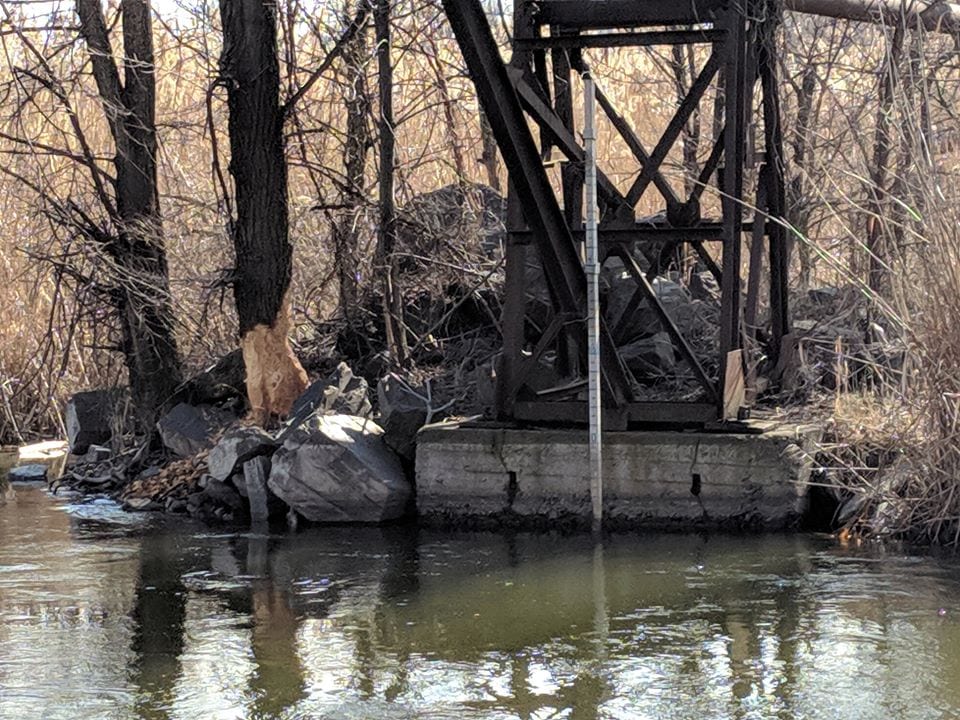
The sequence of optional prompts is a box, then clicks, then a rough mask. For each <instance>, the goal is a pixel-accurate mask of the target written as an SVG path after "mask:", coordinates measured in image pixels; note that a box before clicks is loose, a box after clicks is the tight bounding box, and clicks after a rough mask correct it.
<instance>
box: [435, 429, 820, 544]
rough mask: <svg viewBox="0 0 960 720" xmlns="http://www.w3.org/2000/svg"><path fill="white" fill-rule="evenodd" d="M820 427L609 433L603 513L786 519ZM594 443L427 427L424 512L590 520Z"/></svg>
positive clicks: (710, 521)
mask: <svg viewBox="0 0 960 720" xmlns="http://www.w3.org/2000/svg"><path fill="white" fill-rule="evenodd" d="M815 433H816V431H815V429H812V428H796V427H793V428H780V429H776V430H773V431H770V432H766V433H764V434H760V435H748V434H719V433H694V432H613V433H605V434H604V515H605V518H606V519H608V521H609V524H610V525H611V526H650V527H663V526H675V527H686V526H691V527H693V526H704V525H707V526H744V525H749V526H758V525H759V526H762V527H768V528H780V527H784V526H787V525H789V524H791V523H792V522H794V521H795V520H796V519H797V518H798V517H799V514H800V513H801V512H802V510H803V505H804V500H805V494H806V487H805V485H806V482H807V480H808V478H809V475H810V469H811V465H812V457H811V455H810V452H809V449H810V447H811V445H812V441H813V439H814V437H815ZM586 441H587V433H586V431H585V430H584V431H576V430H512V429H503V428H486V427H468V428H464V427H456V426H444V425H437V426H431V427H427V428H424V429H423V430H422V431H421V433H420V436H419V438H418V443H417V505H418V510H419V513H420V515H421V517H422V518H424V519H425V520H427V521H443V522H457V521H463V520H489V521H491V522H493V523H495V522H497V521H507V520H511V519H512V520H531V521H534V520H540V521H551V520H558V519H567V520H573V521H575V522H576V521H583V522H587V521H589V518H590V514H591V504H590V490H589V481H588V478H587V471H588V467H587V460H588V450H587V444H586ZM696 476H699V494H694V493H693V492H692V490H693V489H694V488H695V486H696V484H697V483H696V481H695V477H696Z"/></svg>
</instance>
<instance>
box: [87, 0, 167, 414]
mask: <svg viewBox="0 0 960 720" xmlns="http://www.w3.org/2000/svg"><path fill="white" fill-rule="evenodd" d="M120 8H121V13H122V17H123V25H122V28H123V50H124V60H123V79H122V80H121V78H120V71H119V69H118V68H117V65H116V63H115V61H114V59H113V52H112V47H111V43H110V36H109V34H108V31H107V27H106V23H105V21H104V17H103V11H102V9H101V4H100V2H99V0H77V14H78V15H79V17H80V34H81V36H82V37H83V39H84V41H85V42H86V44H87V47H88V49H89V52H90V59H91V65H92V68H93V75H94V79H95V81H96V84H97V90H98V92H99V95H100V100H101V104H102V106H103V109H104V113H105V114H106V116H107V122H108V124H109V126H110V132H111V134H112V136H113V140H114V145H115V149H116V152H115V156H114V165H115V167H116V183H115V196H116V209H115V217H114V221H115V222H116V224H117V226H118V229H119V232H118V233H117V236H116V237H115V238H114V239H112V240H111V241H109V242H108V244H107V247H106V248H105V250H106V251H107V253H108V254H109V255H110V256H111V258H112V259H113V260H114V261H115V263H116V265H117V269H118V273H117V276H118V279H117V287H116V289H115V293H114V296H115V298H116V304H117V307H118V310H119V313H120V323H121V329H122V334H123V351H124V356H125V360H126V365H127V371H128V374H129V378H130V389H131V393H132V395H133V400H134V404H135V407H136V408H137V416H138V420H139V422H140V424H141V429H142V430H144V431H147V432H151V431H152V429H153V425H154V422H155V421H156V419H157V416H158V414H159V413H160V412H161V411H162V410H163V408H164V407H165V406H166V405H167V404H168V403H169V402H170V401H171V400H172V399H173V396H174V394H175V393H176V391H177V388H178V386H179V385H180V383H181V380H182V375H181V367H180V359H179V353H178V351H177V343H176V338H175V336H174V317H173V310H172V307H171V302H170V283H169V272H168V268H167V258H166V253H165V251H164V245H163V224H162V222H161V218H160V203H159V197H158V192H157V160H156V156H157V133H156V124H155V106H156V82H155V76H154V58H153V34H152V26H151V11H150V2H149V0H122V2H121V5H120Z"/></svg>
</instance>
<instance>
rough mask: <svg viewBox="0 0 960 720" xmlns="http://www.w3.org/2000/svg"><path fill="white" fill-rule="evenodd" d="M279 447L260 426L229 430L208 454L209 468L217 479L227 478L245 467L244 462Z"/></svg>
mask: <svg viewBox="0 0 960 720" xmlns="http://www.w3.org/2000/svg"><path fill="white" fill-rule="evenodd" d="M276 449H277V442H276V441H275V440H274V439H273V437H272V436H270V435H269V434H268V433H266V432H264V431H263V430H261V429H260V428H258V427H238V428H231V429H230V430H227V431H226V432H225V433H224V434H223V437H222V438H220V440H219V441H217V444H216V445H214V446H213V447H212V448H210V454H209V455H207V468H208V470H209V472H210V474H211V475H212V476H213V477H215V478H216V479H217V480H227V479H228V478H229V477H230V476H231V475H233V474H234V473H235V472H239V471H240V470H242V469H243V464H244V463H245V462H246V461H247V460H251V459H253V458H255V457H258V456H260V455H269V454H270V453H272V452H273V451H274V450H276Z"/></svg>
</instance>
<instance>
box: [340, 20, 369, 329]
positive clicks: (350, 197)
mask: <svg viewBox="0 0 960 720" xmlns="http://www.w3.org/2000/svg"><path fill="white" fill-rule="evenodd" d="M367 53H368V47H367V30H366V26H364V27H363V28H362V29H361V30H360V31H359V32H358V33H357V35H356V36H355V37H354V38H353V40H351V41H350V43H349V44H347V45H346V46H344V49H343V61H344V73H345V75H346V81H347V82H346V84H347V92H346V96H345V99H344V106H345V109H346V111H347V135H346V139H345V141H344V149H343V167H344V174H345V176H346V188H345V189H344V192H343V200H342V204H343V206H344V207H343V209H342V210H341V212H340V213H339V215H338V217H337V220H336V222H335V223H334V228H333V232H334V240H335V247H336V257H335V258H334V262H335V263H336V268H337V279H338V282H339V286H340V312H341V313H342V314H343V317H344V319H345V320H347V321H348V322H349V321H350V320H351V319H352V317H351V316H352V312H353V310H354V309H355V308H356V306H357V267H358V265H359V262H360V257H359V255H360V250H359V241H360V233H359V228H358V220H359V217H358V216H359V213H360V212H361V211H362V206H363V201H364V198H363V190H364V183H365V181H366V174H367V151H368V150H369V149H370V145H371V138H370V94H369V91H368V89H367V75H366V67H365V63H366V60H367Z"/></svg>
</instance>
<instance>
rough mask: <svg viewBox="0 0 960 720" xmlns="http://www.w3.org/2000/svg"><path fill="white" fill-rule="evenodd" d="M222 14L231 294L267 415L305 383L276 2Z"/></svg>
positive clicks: (246, 1) (253, 385) (238, 1)
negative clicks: (297, 338) (294, 293)
mask: <svg viewBox="0 0 960 720" xmlns="http://www.w3.org/2000/svg"><path fill="white" fill-rule="evenodd" d="M220 17H221V20H222V23H223V50H222V54H221V57H220V76H221V81H222V82H223V84H224V85H225V86H226V88H227V105H228V109H229V129H230V173H231V175H233V180H234V186H235V192H236V208H237V211H236V212H237V216H236V218H235V221H234V223H233V244H234V248H235V250H236V271H235V275H234V298H235V300H236V305H237V316H238V318H239V322H240V338H241V339H240V343H241V347H242V348H243V361H244V364H245V365H246V369H247V395H248V398H249V400H250V408H251V413H252V415H253V417H254V419H256V420H258V421H260V422H265V421H266V420H268V419H269V418H270V417H271V416H285V415H287V414H288V413H289V412H290V407H291V405H292V404H293V401H294V400H296V398H297V396H298V395H299V394H300V393H301V392H303V390H304V389H305V388H306V385H307V374H306V372H305V371H304V369H303V367H302V366H301V365H300V362H299V361H298V360H297V357H296V355H295V354H294V352H293V349H292V348H291V347H290V342H289V339H288V335H287V334H288V331H289V329H290V320H289V314H290V307H289V305H288V304H287V302H286V294H287V290H288V289H289V287H290V275H291V268H292V256H293V252H292V248H291V246H290V240H289V237H288V229H287V223H288V213H287V163H286V157H285V154H284V142H283V112H282V110H281V107H280V100H279V94H280V70H279V63H278V60H277V29H276V22H277V18H276V5H275V4H274V3H272V2H269V1H268V0H220Z"/></svg>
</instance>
